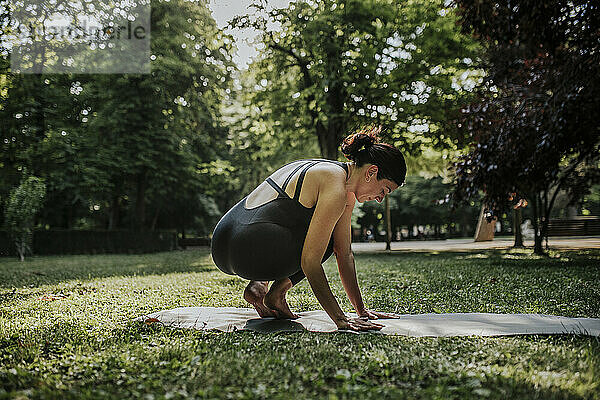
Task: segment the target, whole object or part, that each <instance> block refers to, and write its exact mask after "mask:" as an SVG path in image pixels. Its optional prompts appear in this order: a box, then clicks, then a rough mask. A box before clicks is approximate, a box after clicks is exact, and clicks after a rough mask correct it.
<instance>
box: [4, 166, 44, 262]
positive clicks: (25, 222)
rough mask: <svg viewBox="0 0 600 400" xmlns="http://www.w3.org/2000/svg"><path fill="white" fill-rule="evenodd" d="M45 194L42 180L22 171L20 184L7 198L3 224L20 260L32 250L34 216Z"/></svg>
mask: <svg viewBox="0 0 600 400" xmlns="http://www.w3.org/2000/svg"><path fill="white" fill-rule="evenodd" d="M45 195H46V185H45V184H44V180H43V179H40V178H37V177H35V176H27V174H26V173H24V178H23V180H22V182H21V184H20V185H19V186H18V187H16V188H14V189H13V190H12V191H11V193H10V195H9V197H8V199H7V202H6V208H5V210H4V224H5V227H6V229H7V230H8V234H9V237H10V238H11V240H12V241H14V244H15V246H16V248H17V254H18V256H19V258H20V259H21V261H24V260H25V255H26V254H27V253H31V252H32V250H31V249H32V240H33V228H34V223H35V216H36V214H37V213H38V212H39V210H40V208H41V206H42V204H43V200H44V196H45Z"/></svg>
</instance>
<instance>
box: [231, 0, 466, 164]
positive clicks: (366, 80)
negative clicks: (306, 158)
mask: <svg viewBox="0 0 600 400" xmlns="http://www.w3.org/2000/svg"><path fill="white" fill-rule="evenodd" d="M253 6H254V8H255V9H256V10H257V13H255V14H254V15H246V16H241V17H237V18H235V19H234V20H233V21H232V24H231V25H232V26H233V27H238V28H246V27H253V28H255V29H258V30H259V31H260V35H261V37H260V40H261V41H262V43H263V44H264V50H263V51H262V53H261V58H260V59H259V60H258V61H257V62H256V63H254V64H252V65H251V66H250V68H254V69H256V75H257V85H256V88H255V95H254V96H253V98H252V105H253V106H255V107H258V108H259V109H260V111H261V116H262V118H263V119H264V120H267V121H272V122H273V127H272V129H274V130H275V132H276V134H277V135H286V136H292V137H300V138H305V137H316V139H317V143H318V145H319V148H320V152H321V155H322V156H323V157H327V158H330V159H337V158H338V146H339V143H340V142H341V139H342V138H343V137H344V136H345V135H346V134H348V132H349V131H350V130H352V129H353V128H355V127H357V126H361V125H365V124H370V123H375V124H378V125H383V126H385V127H386V128H387V133H386V135H387V136H388V139H392V140H394V141H395V142H396V143H397V144H399V145H402V146H403V147H404V149H405V150H406V151H407V152H409V153H418V152H419V151H420V149H421V147H422V146H437V147H440V148H447V147H450V148H452V147H453V146H455V145H456V143H457V142H458V141H459V138H460V135H461V132H460V131H459V130H456V129H453V130H447V131H445V132H443V133H442V132H441V131H440V128H441V127H442V123H443V122H444V121H445V120H446V119H448V118H449V117H450V116H453V115H454V113H455V112H456V111H457V105H458V99H459V98H460V97H463V96H466V95H468V92H467V91H466V90H464V87H463V86H461V85H460V84H457V81H460V79H459V77H460V76H461V75H464V76H465V77H468V76H469V74H470V72H469V71H468V70H470V69H473V68H472V63H473V61H474V60H475V59H476V50H477V46H476V45H475V44H474V43H473V42H472V41H471V40H470V39H468V38H467V37H465V36H463V35H461V34H460V33H458V32H457V29H456V27H455V24H454V22H455V18H454V16H453V11H452V9H450V8H444V7H443V2H442V1H424V0H423V1H413V2H400V1H395V0H325V1H319V2H313V1H304V0H303V1H297V2H294V3H292V4H290V6H289V7H287V8H284V9H275V10H267V9H266V7H265V6H263V5H262V4H261V3H258V2H257V3H255V4H254V5H253ZM271 25H275V26H276V25H279V26H280V28H277V29H271V28H270V26H271ZM465 79H466V78H465Z"/></svg>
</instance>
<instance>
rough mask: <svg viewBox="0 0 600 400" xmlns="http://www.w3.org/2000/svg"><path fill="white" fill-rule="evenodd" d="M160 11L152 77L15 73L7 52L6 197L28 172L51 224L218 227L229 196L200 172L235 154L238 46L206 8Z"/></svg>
mask: <svg viewBox="0 0 600 400" xmlns="http://www.w3.org/2000/svg"><path fill="white" fill-rule="evenodd" d="M151 11H152V18H151V24H152V25H151V31H152V42H151V54H152V56H151V67H152V69H151V73H150V74H146V75H143V74H110V75H100V74H99V75H92V74H82V75H74V74H60V75H45V74H41V75H25V74H24V75H18V74H13V73H11V71H10V69H9V65H10V64H9V63H7V62H6V61H7V60H9V59H8V57H7V56H6V55H3V56H2V57H0V59H1V60H2V61H3V62H2V63H1V64H0V67H3V68H4V69H2V70H0V98H1V101H2V102H1V104H0V119H2V121H4V122H5V123H4V122H3V127H2V129H1V130H0V198H4V197H5V196H6V195H7V190H8V189H7V188H10V187H12V186H15V185H16V184H17V181H18V173H17V172H18V170H19V168H21V167H23V166H26V167H28V169H29V170H31V171H33V172H34V173H35V174H36V175H37V176H40V177H42V178H44V179H45V182H46V184H47V190H48V193H47V199H46V203H45V206H44V209H43V210H42V211H41V213H40V218H41V220H42V222H43V224H47V225H49V226H51V227H64V228H72V227H77V226H81V225H85V226H86V227H88V228H109V229H119V228H132V227H137V228H139V229H161V228H165V229H172V228H176V229H179V230H182V229H186V228H187V229H195V230H197V231H198V232H199V233H201V234H206V233H207V232H208V231H209V230H210V228H212V225H213V224H214V221H215V218H216V214H218V210H217V208H218V206H217V204H218V203H219V202H220V200H221V197H223V196H225V195H224V194H223V193H221V192H220V191H219V186H218V185H219V184H220V183H221V182H220V181H219V180H217V179H211V177H209V176H208V175H207V174H206V173H204V172H202V171H204V170H205V165H206V164H210V163H212V162H213V161H215V160H217V159H218V158H219V157H220V155H221V154H223V153H225V152H226V147H225V140H226V137H227V128H226V127H225V126H224V123H223V122H222V121H221V115H220V107H221V102H222V100H223V98H224V97H225V96H226V94H227V92H228V91H230V86H231V85H230V81H231V73H232V72H233V71H234V70H235V66H234V64H233V62H232V61H231V52H232V49H233V48H232V40H231V38H230V37H229V36H228V35H226V34H224V33H223V32H222V31H221V30H219V29H218V28H217V27H216V24H215V21H214V20H213V18H212V16H211V14H210V10H209V9H208V8H207V5H206V2H204V1H199V2H190V1H183V0H173V1H163V0H153V1H152V4H151ZM0 39H2V37H1V36H0ZM0 43H2V41H1V40H0ZM225 180H226V179H225ZM0 211H1V210H0Z"/></svg>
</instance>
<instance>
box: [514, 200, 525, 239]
mask: <svg viewBox="0 0 600 400" xmlns="http://www.w3.org/2000/svg"><path fill="white" fill-rule="evenodd" d="M522 222H523V213H522V210H521V208H520V207H519V208H517V209H515V210H513V231H514V232H515V244H514V245H513V247H523V233H522V232H521V223H522Z"/></svg>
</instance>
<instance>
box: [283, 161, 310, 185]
mask: <svg viewBox="0 0 600 400" xmlns="http://www.w3.org/2000/svg"><path fill="white" fill-rule="evenodd" d="M305 165H306V164H300V165H298V166H297V167H296V168H295V169H294V170H293V171H292V173H291V174H289V175H288V177H287V179H286V180H285V182H283V186H282V187H281V188H282V189H283V190H285V188H286V187H287V185H288V183H290V179H292V176H294V174H295V173H296V172H297V171H298V170H299V169H300V168H302V167H303V166H305Z"/></svg>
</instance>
